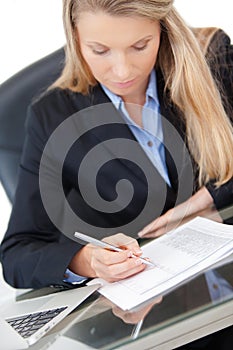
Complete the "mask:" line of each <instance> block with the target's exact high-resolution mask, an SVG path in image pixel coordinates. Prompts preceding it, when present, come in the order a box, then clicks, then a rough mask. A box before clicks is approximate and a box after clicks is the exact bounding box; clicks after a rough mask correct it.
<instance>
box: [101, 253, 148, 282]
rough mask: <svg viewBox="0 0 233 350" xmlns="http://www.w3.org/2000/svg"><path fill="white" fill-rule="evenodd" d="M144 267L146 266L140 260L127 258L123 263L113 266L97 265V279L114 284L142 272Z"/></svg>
mask: <svg viewBox="0 0 233 350" xmlns="http://www.w3.org/2000/svg"><path fill="white" fill-rule="evenodd" d="M145 267H146V265H145V264H143V262H142V261H141V259H137V258H128V259H127V261H125V262H122V263H118V264H113V265H103V264H101V263H99V264H98V267H96V269H98V276H99V277H101V278H104V279H105V280H106V281H108V282H116V281H120V280H122V279H124V278H127V277H130V276H133V275H135V274H137V273H139V272H141V271H143V270H144V269H145Z"/></svg>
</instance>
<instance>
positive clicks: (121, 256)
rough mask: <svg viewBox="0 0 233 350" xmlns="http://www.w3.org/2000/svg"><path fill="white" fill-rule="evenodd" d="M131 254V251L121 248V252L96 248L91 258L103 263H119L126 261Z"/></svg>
mask: <svg viewBox="0 0 233 350" xmlns="http://www.w3.org/2000/svg"><path fill="white" fill-rule="evenodd" d="M131 256H132V251H130V250H122V251H121V252H115V251H113V250H109V249H103V248H97V249H95V250H94V252H93V258H94V259H96V261H98V262H100V263H101V264H103V265H107V266H108V265H113V264H119V263H122V262H124V261H126V260H127V259H128V258H130V257H131Z"/></svg>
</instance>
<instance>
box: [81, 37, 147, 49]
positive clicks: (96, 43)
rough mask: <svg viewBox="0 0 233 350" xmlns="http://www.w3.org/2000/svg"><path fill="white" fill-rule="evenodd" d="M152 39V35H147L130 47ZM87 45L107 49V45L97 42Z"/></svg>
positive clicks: (89, 42) (90, 42) (88, 42)
mask: <svg viewBox="0 0 233 350" xmlns="http://www.w3.org/2000/svg"><path fill="white" fill-rule="evenodd" d="M152 37H153V36H152V35H147V36H145V37H144V38H141V39H139V40H137V41H136V42H135V43H133V44H132V45H130V46H134V45H137V44H139V43H140V42H141V41H150V40H151V39H152ZM86 44H88V45H100V46H103V47H107V46H106V45H105V44H101V43H100V42H97V41H87V42H86Z"/></svg>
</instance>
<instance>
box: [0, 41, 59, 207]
mask: <svg viewBox="0 0 233 350" xmlns="http://www.w3.org/2000/svg"><path fill="white" fill-rule="evenodd" d="M64 56H65V55H64V49H63V48H61V49H59V50H57V51H55V52H53V53H51V54H50V55H48V56H46V57H44V58H42V59H40V60H39V61H37V62H35V63H33V64H31V65H30V66H28V67H26V68H24V69H23V70H22V71H20V72H19V73H17V74H15V75H14V76H12V77H11V78H10V79H8V80H7V81H5V82H4V83H3V84H1V85H0V181H1V182H2V185H3V188H4V189H5V192H6V194H7V196H8V198H9V200H10V201H11V202H12V201H13V199H14V193H15V189H16V186H17V173H18V166H19V162H20V157H21V152H22V147H23V142H24V137H25V130H24V124H25V119H26V113H27V107H28V105H29V104H30V102H31V100H32V98H33V97H35V96H38V95H39V94H40V93H42V92H43V91H44V90H46V89H47V87H48V86H49V85H51V83H52V82H53V81H55V80H56V78H57V77H58V76H59V75H60V73H61V70H62V69H63V66H64Z"/></svg>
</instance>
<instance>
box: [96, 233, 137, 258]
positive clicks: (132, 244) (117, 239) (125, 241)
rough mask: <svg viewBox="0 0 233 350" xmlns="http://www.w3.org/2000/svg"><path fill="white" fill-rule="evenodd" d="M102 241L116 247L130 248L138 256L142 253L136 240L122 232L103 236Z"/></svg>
mask: <svg viewBox="0 0 233 350" xmlns="http://www.w3.org/2000/svg"><path fill="white" fill-rule="evenodd" d="M103 241H105V242H107V243H110V244H113V245H115V246H116V247H120V248H122V249H128V250H131V251H132V252H133V254H135V255H138V256H139V255H141V254H142V250H141V248H140V247H139V244H138V242H137V240H136V239H135V238H132V237H130V236H126V235H125V234H123V233H117V234H116V235H113V236H109V237H105V238H104V239H103Z"/></svg>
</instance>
